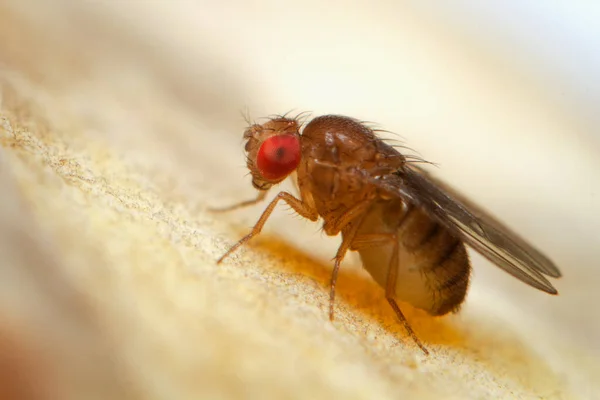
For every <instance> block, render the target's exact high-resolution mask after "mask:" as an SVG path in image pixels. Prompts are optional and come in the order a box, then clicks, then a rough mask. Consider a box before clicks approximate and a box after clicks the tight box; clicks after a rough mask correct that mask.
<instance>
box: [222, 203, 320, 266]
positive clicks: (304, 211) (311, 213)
mask: <svg viewBox="0 0 600 400" xmlns="http://www.w3.org/2000/svg"><path fill="white" fill-rule="evenodd" d="M279 200H283V201H285V202H286V203H288V204H289V206H290V207H292V208H293V209H294V211H296V212H297V213H298V214H300V215H301V216H302V217H304V218H307V219H310V220H311V221H316V220H317V218H318V217H319V215H318V214H317V212H316V211H315V210H313V209H312V208H311V207H310V206H308V205H307V204H306V203H304V202H303V201H302V200H300V199H297V198H295V197H294V196H292V195H291V194H289V193H287V192H279V194H278V195H277V196H275V198H274V199H273V200H272V201H271V202H270V203H269V205H268V206H267V208H266V209H265V211H263V213H262V215H261V216H260V218H259V219H258V221H257V222H256V224H255V225H254V227H253V228H252V230H251V231H250V233H249V234H247V235H246V236H244V237H243V238H241V239H240V240H239V241H238V242H237V243H236V244H234V245H233V246H231V248H230V249H229V250H227V252H226V253H225V254H223V255H222V256H221V258H219V259H218V260H217V264H220V263H221V261H223V260H224V259H225V258H226V257H227V256H229V255H230V254H231V253H233V252H234V251H236V250H237V249H238V248H239V247H240V246H242V245H243V244H244V243H246V242H247V241H249V240H250V239H252V238H253V237H254V236H256V235H258V234H259V233H260V231H261V230H262V228H263V226H264V225H265V223H266V222H267V220H268V219H269V216H270V215H271V213H272V212H273V210H274V209H275V206H276V205H277V202H278V201H279Z"/></svg>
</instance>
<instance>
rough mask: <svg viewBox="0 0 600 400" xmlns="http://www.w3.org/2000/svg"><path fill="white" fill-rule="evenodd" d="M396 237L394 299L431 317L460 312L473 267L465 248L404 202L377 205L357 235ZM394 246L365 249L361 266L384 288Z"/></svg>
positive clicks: (362, 250) (440, 227)
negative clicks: (396, 270) (396, 269)
mask: <svg viewBox="0 0 600 400" xmlns="http://www.w3.org/2000/svg"><path fill="white" fill-rule="evenodd" d="M369 233H371V234H372V233H388V234H389V233H396V235H397V238H398V249H399V250H398V251H399V254H398V255H399V257H398V259H399V262H398V265H397V266H395V268H398V275H397V281H396V288H395V293H394V297H395V298H396V299H398V300H401V301H405V302H408V303H411V304H412V305H413V306H415V307H417V308H421V309H423V310H425V311H427V312H428V313H430V314H432V315H443V314H446V313H448V312H450V311H456V310H458V308H459V307H460V305H461V303H462V302H463V300H464V298H465V295H466V292H467V287H468V285H469V278H470V272H471V267H470V263H469V259H468V255H467V252H466V249H465V246H464V244H463V243H462V242H461V241H460V240H459V239H457V238H456V237H454V236H452V235H451V234H450V233H449V232H448V231H447V230H446V229H444V227H443V226H441V225H439V224H438V223H437V222H435V221H434V220H432V219H431V218H430V217H429V216H428V215H427V214H425V212H424V211H422V210H421V209H420V208H418V207H413V206H410V205H409V206H406V205H405V204H403V203H402V202H401V201H400V200H391V201H380V202H378V203H376V204H375V205H374V206H373V207H372V208H371V209H370V210H369V211H368V212H367V215H366V217H365V219H364V220H363V222H362V224H361V226H360V228H359V232H358V234H369ZM392 250H393V245H392V244H391V243H389V244H385V245H383V246H376V247H370V248H365V249H361V250H360V251H359V253H360V257H361V260H362V263H363V266H364V267H365V269H366V270H367V271H369V273H370V274H371V276H373V278H374V279H375V280H376V281H377V283H379V284H380V285H381V286H382V287H383V288H385V287H386V282H387V276H388V270H389V268H390V259H391V255H392Z"/></svg>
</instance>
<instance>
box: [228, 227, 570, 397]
mask: <svg viewBox="0 0 600 400" xmlns="http://www.w3.org/2000/svg"><path fill="white" fill-rule="evenodd" d="M237 230H238V229H236V231H237ZM239 231H240V232H243V231H244V230H243V228H242V227H239ZM247 249H248V250H250V249H251V251H252V253H256V254H260V257H261V258H262V257H264V259H265V260H270V262H268V263H264V264H263V267H262V268H265V269H275V270H276V271H277V272H284V273H286V274H289V275H290V278H292V277H293V278H296V279H297V280H295V282H298V283H299V284H300V285H307V284H308V285H310V283H309V281H310V282H313V283H314V284H316V285H317V286H318V287H319V289H318V292H319V291H320V295H319V294H317V295H316V296H315V295H310V294H309V293H307V295H306V301H307V302H311V299H313V301H314V302H316V303H317V304H316V305H317V306H318V307H319V308H320V309H321V310H323V320H327V319H328V318H327V310H328V301H327V300H328V299H327V289H328V288H329V284H330V279H331V268H332V267H331V264H330V263H329V261H328V260H324V259H319V258H317V257H312V256H310V255H309V254H307V253H306V252H305V251H303V250H301V249H300V248H298V247H296V246H294V245H293V244H292V243H290V242H288V241H285V240H283V239H281V238H280V237H279V236H276V235H275V234H273V233H267V232H265V233H263V234H262V235H260V236H258V237H257V238H256V239H255V240H254V241H253V242H252V243H251V244H250V245H248V247H247ZM243 258H244V259H246V257H243ZM266 273H268V272H266ZM339 274H340V275H339V281H338V286H337V288H336V290H337V293H338V295H339V296H337V297H336V299H337V301H336V309H335V319H334V321H333V323H334V324H335V325H338V326H339V325H342V324H352V325H354V326H355V327H357V328H358V329H356V330H355V331H356V332H366V331H367V330H370V328H369V326H373V325H374V326H375V329H374V330H377V328H376V327H377V326H378V327H380V328H381V329H382V330H383V331H385V332H387V333H389V334H391V335H393V336H394V337H395V338H397V340H398V342H397V345H394V346H393V347H404V346H406V347H405V348H407V350H408V351H409V352H412V351H415V350H416V348H415V344H414V343H413V341H412V340H411V338H410V336H409V335H408V334H407V333H406V331H405V330H404V329H403V328H402V326H401V325H400V324H398V320H397V316H396V314H395V312H394V311H393V310H392V309H390V307H389V304H388V302H387V301H386V298H385V292H384V290H383V289H382V288H381V287H380V286H379V285H377V283H376V282H374V281H373V280H372V279H371V278H370V276H369V275H368V274H367V272H366V271H364V270H362V269H361V267H360V263H359V262H358V261H356V262H353V260H352V258H349V259H348V260H347V261H346V262H345V263H344V266H343V268H341V269H340V272H339ZM467 302H468V299H467ZM402 306H403V307H404V308H403V310H405V316H406V318H407V319H408V320H409V322H410V323H411V324H412V326H414V327H415V331H416V332H417V334H418V335H419V336H420V337H421V338H422V339H423V340H424V342H425V343H427V345H428V346H432V347H433V348H434V349H435V350H434V351H433V353H432V355H433V359H432V361H433V362H435V361H434V360H435V359H436V358H437V357H444V358H446V357H451V358H452V359H453V360H455V361H456V362H460V363H461V364H464V363H468V364H470V365H472V366H473V368H476V369H477V370H479V371H481V372H482V373H483V371H489V372H490V373H492V374H493V376H500V377H503V378H508V379H510V380H512V381H514V382H515V383H516V384H518V385H519V386H522V387H523V390H524V391H526V392H533V393H548V391H550V390H556V391H558V392H562V391H563V390H562V388H561V386H560V382H561V381H560V379H558V377H557V376H556V374H555V372H554V371H553V370H552V369H551V368H550V366H549V365H548V364H547V363H546V361H545V360H543V359H542V358H541V357H540V356H539V355H538V354H535V353H534V352H533V351H532V350H531V349H530V348H529V347H528V346H527V345H526V344H525V343H524V342H523V340H522V339H521V338H520V337H518V335H517V334H516V333H513V332H512V331H511V330H510V328H507V329H496V327H497V324H496V322H497V320H496V318H495V317H494V316H493V315H490V316H489V318H487V320H488V321H487V322H488V323H490V324H491V325H492V327H491V328H490V325H489V324H488V323H484V324H482V327H481V329H479V326H478V325H475V326H474V325H473V323H472V322H469V324H467V323H466V322H462V321H461V319H460V316H456V317H454V318H448V317H435V316H431V315H429V314H428V313H427V312H425V311H422V310H419V309H417V308H414V307H412V306H411V305H410V304H408V303H402ZM483 325H485V327H483ZM363 334H365V333H363ZM393 347H392V348H391V349H390V350H392V349H393ZM507 360H508V361H507ZM507 366H510V368H507ZM524 377H527V379H524Z"/></svg>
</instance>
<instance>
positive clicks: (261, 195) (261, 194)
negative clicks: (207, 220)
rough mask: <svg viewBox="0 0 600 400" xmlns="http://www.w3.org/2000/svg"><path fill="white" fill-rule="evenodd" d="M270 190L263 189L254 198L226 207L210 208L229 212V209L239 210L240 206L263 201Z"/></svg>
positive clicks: (213, 210)
mask: <svg viewBox="0 0 600 400" xmlns="http://www.w3.org/2000/svg"><path fill="white" fill-rule="evenodd" d="M268 192H269V191H268V190H261V191H259V192H258V195H257V196H256V198H254V199H251V200H245V201H242V202H240V203H236V204H232V205H230V206H226V207H217V208H212V207H211V208H209V209H208V210H209V211H212V212H227V211H233V210H237V209H238V208H243V207H248V206H253V205H254V204H257V203H260V202H261V201H263V200H264V199H265V197H266V196H267V193H268Z"/></svg>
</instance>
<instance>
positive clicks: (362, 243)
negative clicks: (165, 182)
mask: <svg viewBox="0 0 600 400" xmlns="http://www.w3.org/2000/svg"><path fill="white" fill-rule="evenodd" d="M389 243H392V246H393V247H392V257H391V258H390V263H389V265H388V275H387V279H386V284H385V298H386V300H387V301H388V303H390V306H391V307H392V309H393V310H394V312H395V313H396V315H397V316H398V319H400V322H401V323H402V325H403V326H404V329H406V331H407V332H408V335H409V336H410V337H411V338H412V339H413V340H414V342H415V343H416V344H417V346H419V348H420V349H421V350H423V352H424V353H425V354H426V355H429V351H428V350H427V349H426V348H425V346H424V345H423V343H421V341H420V340H419V338H418V337H417V335H416V334H415V332H414V331H413V329H412V327H411V326H410V324H409V323H408V321H407V320H406V317H404V314H403V313H402V311H401V310H400V307H398V303H397V302H396V299H395V297H394V295H395V294H396V281H397V279H398V267H399V265H398V263H399V259H398V251H399V248H398V246H399V245H398V237H397V235H396V234H394V233H369V234H362V235H357V236H356V237H355V238H354V241H353V242H352V246H351V249H352V250H361V249H366V248H370V247H377V246H383V245H387V244H389Z"/></svg>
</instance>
